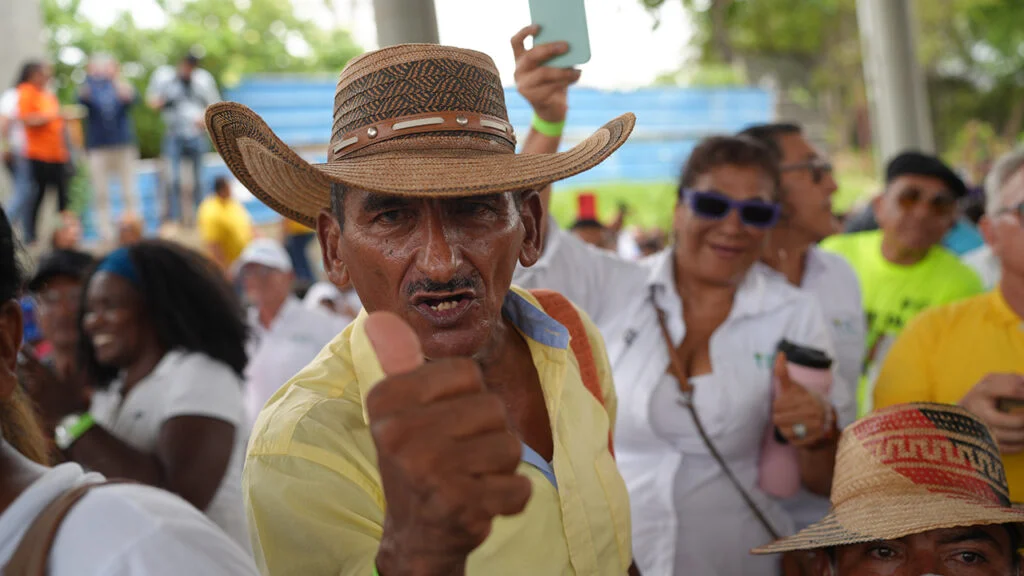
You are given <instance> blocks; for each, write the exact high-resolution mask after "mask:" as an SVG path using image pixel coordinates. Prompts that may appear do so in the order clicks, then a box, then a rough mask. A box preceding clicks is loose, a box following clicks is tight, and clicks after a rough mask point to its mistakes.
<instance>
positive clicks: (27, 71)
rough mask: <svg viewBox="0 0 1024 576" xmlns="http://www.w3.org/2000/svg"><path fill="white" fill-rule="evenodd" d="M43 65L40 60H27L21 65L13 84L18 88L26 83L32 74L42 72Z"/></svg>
mask: <svg viewBox="0 0 1024 576" xmlns="http://www.w3.org/2000/svg"><path fill="white" fill-rule="evenodd" d="M42 68H43V63H42V61H40V60H29V61H27V62H25V63H24V64H22V65H21V72H20V73H19V74H18V80H17V82H15V83H14V85H15V86H19V85H21V84H24V83H25V82H28V80H29V78H31V77H32V75H33V74H35V73H36V72H38V71H40V70H42Z"/></svg>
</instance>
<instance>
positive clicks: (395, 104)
mask: <svg viewBox="0 0 1024 576" xmlns="http://www.w3.org/2000/svg"><path fill="white" fill-rule="evenodd" d="M545 49H546V50H548V51H550V54H551V55H552V56H553V55H555V54H557V53H559V52H564V51H565V50H566V49H567V47H565V46H564V45H558V44H552V45H548V46H547V47H546V48H545ZM562 74H563V75H564V82H566V83H570V82H572V81H574V80H575V78H576V76H577V74H576V73H575V72H574V71H572V70H566V71H564V72H562ZM556 80H557V79H556ZM334 102H335V111H334V124H333V127H332V131H331V143H330V146H329V149H328V162H327V163H326V164H320V165H311V164H308V163H306V162H305V161H304V160H302V159H301V158H300V157H299V156H298V155H297V154H296V153H295V152H293V151H292V150H290V149H289V148H288V147H287V146H286V145H285V144H284V143H282V142H281V140H280V139H278V138H277V137H276V136H275V135H274V134H273V132H271V131H270V129H269V128H268V127H267V125H266V124H265V123H264V122H263V121H262V120H261V119H260V118H259V117H258V116H257V115H255V114H254V113H253V112H252V111H250V110H248V109H247V108H245V107H243V106H241V105H239V104H233V103H225V104H217V105H214V106H212V107H210V109H209V110H208V111H207V124H208V126H209V128H210V133H211V135H212V138H213V142H214V144H215V146H216V147H217V150H218V152H220V154H221V156H223V157H224V159H225V161H226V163H227V165H228V166H229V167H230V168H231V170H232V172H234V174H235V176H236V177H237V178H238V179H239V180H240V181H241V182H242V184H244V185H245V186H246V187H247V188H248V189H249V190H250V191H252V193H253V194H254V195H256V196H257V197H259V198H260V199H261V200H262V201H263V202H265V203H266V204H267V205H268V206H270V207H271V208H273V209H275V210H276V211H278V212H279V213H280V214H282V215H283V216H285V217H287V218H290V219H292V220H295V221H297V222H301V223H303V224H306V225H307V226H310V227H315V228H316V230H317V235H318V238H319V241H320V246H321V248H322V249H323V254H324V257H323V258H324V266H325V270H326V272H327V275H328V277H329V279H330V280H331V281H332V282H333V283H334V284H335V285H338V286H342V285H346V284H347V283H349V282H351V284H352V285H353V286H354V287H355V290H356V292H357V293H358V294H359V298H360V300H361V301H362V303H363V305H364V307H365V311H364V312H363V313H361V314H360V316H359V317H358V318H357V319H356V320H355V321H354V322H353V323H352V324H351V325H350V326H349V327H348V328H347V329H346V330H345V331H344V332H342V334H340V335H339V336H338V337H337V338H335V340H334V341H333V342H331V343H330V344H328V346H327V347H326V348H324V350H323V352H321V354H320V355H319V356H318V357H317V359H315V360H314V361H313V362H312V363H311V364H310V365H309V366H308V367H307V368H305V369H304V370H303V371H301V372H300V373H299V374H298V375H296V376H295V377H294V378H292V380H291V381H289V382H288V383H287V384H286V385H285V386H284V387H283V388H282V389H281V390H279V391H278V392H277V393H276V394H275V395H274V396H273V397H272V398H271V399H270V400H269V402H268V403H267V405H266V406H265V407H264V409H263V411H262V413H261V414H260V416H259V418H258V420H257V422H256V425H255V427H254V429H253V432H252V434H253V438H252V440H251V443H250V446H249V452H248V455H247V459H246V469H245V476H244V479H243V490H244V493H245V498H246V504H247V509H248V516H249V524H250V528H251V534H252V538H253V544H254V548H255V550H256V558H257V562H258V564H259V565H260V567H261V569H262V570H263V572H264V573H267V574H302V575H304V576H306V575H318V574H332V575H336V574H343V575H353V576H356V575H358V576H369V575H370V574H375V573H379V574H380V575H382V576H392V575H396V574H417V575H419V574H424V575H428V574H429V575H433V574H438V575H441V574H444V575H448V574H463V573H465V572H469V573H473V574H487V575H489V576H493V575H502V574H510V575H511V574H517V575H520V574H586V575H602V574H608V575H611V574H616V575H621V574H624V573H626V571H627V569H629V568H630V563H631V560H632V552H631V550H632V548H631V543H630V528H629V523H630V512H629V503H628V497H627V495H626V491H625V486H624V484H623V482H622V479H621V478H620V476H619V474H618V471H617V469H616V466H615V462H614V460H613V456H612V453H611V445H610V442H609V438H610V431H611V426H612V424H613V423H614V421H615V405H616V404H615V396H614V392H613V388H612V384H611V376H610V369H609V367H608V360H607V357H606V354H605V351H604V346H603V343H602V341H601V338H600V336H599V334H598V333H597V331H596V328H594V326H593V325H592V324H591V323H590V321H589V319H586V318H585V317H584V316H582V315H581V314H579V313H578V312H577V311H576V310H575V309H574V308H573V307H572V305H571V304H569V303H568V301H567V300H565V299H564V298H562V297H561V296H558V295H552V294H551V293H546V294H534V293H530V292H526V291H523V290H520V289H518V288H514V287H513V288H510V284H511V278H512V272H513V270H514V269H515V267H516V263H517V262H519V263H522V264H523V265H526V266H529V265H531V264H533V263H534V262H535V261H536V260H537V258H538V256H539V253H540V245H541V238H540V226H539V223H540V222H541V220H542V217H543V215H542V213H541V212H542V208H541V203H540V199H539V197H538V195H537V192H536V190H537V189H538V188H540V187H543V186H545V185H546V184H548V183H550V182H552V181H555V180H560V179H563V178H567V177H569V176H572V175H573V174H577V173H579V172H582V171H584V170H587V169H589V168H591V167H593V166H594V165H596V164H598V163H599V162H601V161H602V160H604V159H605V158H607V157H608V155H609V154H611V153H612V152H613V151H614V150H615V149H616V148H618V147H619V146H620V145H621V144H622V143H623V142H624V141H625V139H626V137H627V136H628V135H629V132H630V131H631V130H632V127H633V123H634V118H633V116H632V115H631V114H626V115H623V116H621V117H619V118H616V119H615V120H612V121H611V122H609V123H608V124H606V125H605V126H604V127H602V128H601V129H600V130H598V131H597V132H596V133H595V134H594V135H592V136H591V137H590V138H588V139H586V140H585V141H583V142H582V143H580V144H579V145H578V146H576V147H575V148H573V149H572V150H569V151H566V152H564V153H559V154H550V155H530V156H520V155H516V154H515V137H514V135H513V131H512V126H511V125H510V124H509V123H508V118H507V114H506V111H505V102H504V93H503V90H502V87H501V82H500V79H499V77H498V72H497V69H496V68H495V66H494V63H493V62H492V61H491V59H490V58H489V57H487V56H486V55H484V54H480V53H478V52H474V51H471V50H462V49H458V48H448V47H443V46H436V45H426V44H419V45H402V46H394V47H389V48H385V49H382V50H378V51H375V52H370V53H367V54H364V55H362V56H360V57H358V58H355V59H354V60H352V61H351V62H350V63H349V64H348V65H347V66H346V67H345V69H344V70H343V71H342V73H341V77H340V79H339V81H338V86H337V92H336V96H335V100H334Z"/></svg>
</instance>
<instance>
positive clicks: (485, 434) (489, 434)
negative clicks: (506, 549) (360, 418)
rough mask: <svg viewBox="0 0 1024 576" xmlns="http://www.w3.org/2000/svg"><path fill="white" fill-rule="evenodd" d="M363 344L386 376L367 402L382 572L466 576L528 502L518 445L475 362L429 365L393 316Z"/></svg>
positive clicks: (380, 318) (383, 318)
mask: <svg viewBox="0 0 1024 576" xmlns="http://www.w3.org/2000/svg"><path fill="white" fill-rule="evenodd" d="M366 334H367V336H368V337H369V339H370V342H371V344H372V345H373V348H374V350H375V351H376V353H377V358H378V359H379V360H380V364H381V367H382V368H383V369H384V373H385V374H386V377H385V378H384V380H382V381H381V382H380V383H378V384H377V385H376V386H374V388H373V389H372V390H371V391H370V393H369V395H368V396H367V398H366V409H367V412H368V414H369V417H370V433H371V435H372V436H373V441H374V444H375V445H376V447H377V463H378V467H379V468H380V476H381V484H382V485H383V488H384V496H385V499H386V501H387V512H386V515H385V519H384V534H383V536H382V538H381V544H380V549H379V551H378V553H377V568H378V570H379V572H380V573H381V574H382V575H384V576H388V575H393V574H415V575H433V574H438V575H441V574H444V575H446V576H447V575H449V574H463V572H464V570H465V563H466V557H467V555H469V553H470V552H472V551H473V550H474V549H475V548H476V547H477V546H479V545H480V544H481V543H483V541H484V540H485V539H486V538H487V536H488V534H490V531H491V523H492V521H493V519H494V517H495V516H498V515H511V514H517V513H519V512H521V511H522V510H523V508H525V507H526V503H527V501H528V500H529V498H530V491H531V485H530V481H529V480H528V479H527V478H526V477H525V476H521V475H518V474H516V468H517V467H518V465H519V459H520V457H521V446H520V443H519V439H518V438H517V437H516V436H515V435H514V434H513V433H512V432H511V431H510V430H511V429H510V426H509V423H508V417H507V415H506V412H505V406H504V404H503V403H502V402H501V400H500V399H499V398H498V396H496V395H494V394H492V393H490V392H488V391H487V390H486V389H485V388H484V382H483V375H482V374H481V372H480V368H479V367H478V366H477V365H476V363H475V362H474V361H472V360H470V359H468V358H447V359H443V360H438V361H436V362H431V363H430V364H425V363H424V359H423V352H422V350H421V348H420V343H419V340H418V339H417V338H416V334H415V333H414V332H413V331H412V329H411V328H410V327H409V326H408V325H407V324H406V323H405V322H404V321H403V320H401V319H400V318H399V317H398V316H396V315H394V314H391V313H388V312H377V313H374V314H371V315H370V317H369V318H368V319H367V321H366Z"/></svg>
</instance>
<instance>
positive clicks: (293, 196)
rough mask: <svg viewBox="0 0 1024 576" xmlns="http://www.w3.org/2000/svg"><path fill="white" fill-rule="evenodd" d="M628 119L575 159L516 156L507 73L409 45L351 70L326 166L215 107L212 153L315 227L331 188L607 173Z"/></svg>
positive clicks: (400, 187) (464, 188)
mask: <svg viewBox="0 0 1024 576" xmlns="http://www.w3.org/2000/svg"><path fill="white" fill-rule="evenodd" d="M635 121H636V120H635V118H634V116H633V115H632V114H629V113H627V114H623V115H622V116H619V117H618V118H615V119H614V120H612V121H611V122H609V123H607V124H605V125H604V126H603V127H601V128H600V129H598V130H597V131H596V132H595V133H594V134H592V135H591V136H589V137H588V138H586V139H585V140H583V141H582V142H580V143H579V144H577V145H576V146H574V147H573V148H572V149H570V150H567V151H565V152H559V153H555V154H529V155H520V154H516V153H515V145H516V139H515V134H514V133H513V130H512V125H511V124H510V123H509V121H508V114H507V112H506V110H505V93H504V90H503V89H502V87H501V80H500V78H499V76H498V69H497V68H496V67H495V65H494V62H493V61H492V60H491V58H490V57H489V56H487V55H486V54H482V53H480V52H475V51H473V50H465V49H461V48H451V47H447V46H438V45H435V44H403V45H399V46H392V47H388V48H384V49H381V50H377V51H374V52H368V53H366V54H363V55H362V56H359V57H356V58H354V59H352V60H351V61H350V62H349V63H348V65H347V66H345V69H344V70H342V72H341V77H340V78H339V80H338V86H337V89H336V91H335V97H334V123H333V128H332V131H331V139H330V144H329V146H328V151H327V152H328V161H327V163H325V164H310V163H308V162H306V161H305V160H303V159H302V158H301V157H300V156H299V155H298V154H297V153H296V152H295V151H294V150H292V149H291V148H289V147H288V146H287V145H286V144H285V143H284V142H283V141H282V140H281V139H280V138H278V137H277V135H276V134H274V132H273V131H272V130H270V128H269V127H268V126H267V124H266V123H265V122H264V121H263V120H262V119H261V118H260V117H259V116H258V115H257V114H256V113H255V112H253V111H252V110H250V109H248V108H246V107H245V106H243V105H241V104H237V103H232V102H224V103H220V104H214V105H213V106H210V107H209V108H208V109H207V112H206V124H207V127H208V128H209V131H210V135H211V138H212V140H213V145H214V147H215V148H216V149H217V152H219V153H220V155H221V156H222V157H223V158H224V162H225V163H227V166H228V168H230V169H231V171H232V172H233V173H234V175H235V176H236V177H237V178H238V179H239V181H241V183H242V184H243V185H244V186H245V187H246V188H248V189H249V191H250V192H252V193H253V195H255V196H256V197H257V198H259V199H260V200H262V201H263V202H264V203H265V204H266V205H267V206H269V207H270V208H272V209H274V210H275V211H277V212H278V213H280V214H281V215H283V216H286V217H288V218H291V219H292V220H295V221H297V222H300V223H302V224H305V225H307V226H315V222H316V217H317V215H318V214H319V213H320V211H321V210H322V209H324V208H326V207H327V206H328V205H329V203H330V189H331V184H332V183H340V184H343V185H345V186H346V187H353V188H357V189H361V190H365V191H368V192H374V193H381V194H392V195H401V196H416V197H461V196H475V195H485V194H494V193H497V192H506V191H515V190H527V189H531V188H540V187H543V186H545V185H547V184H550V183H552V182H555V181H557V180H562V179H564V178H568V177H570V176H573V175H575V174H578V173H580V172H583V171H585V170H588V169H590V168H592V167H594V166H595V165H597V164H599V163H600V162H601V161H602V160H604V159H605V158H607V157H608V156H609V155H610V154H611V153H612V152H614V151H615V150H616V149H617V148H618V147H619V146H621V145H622V143H623V142H625V141H626V138H627V137H628V136H629V133H630V132H631V131H632V129H633V125H634V123H635Z"/></svg>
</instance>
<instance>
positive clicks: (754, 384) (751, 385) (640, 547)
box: [514, 227, 855, 576]
mask: <svg viewBox="0 0 1024 576" xmlns="http://www.w3.org/2000/svg"><path fill="white" fill-rule="evenodd" d="M549 230H550V232H549V235H548V238H547V246H546V248H545V253H544V255H543V257H542V259H541V261H540V262H539V263H538V264H539V266H536V267H534V268H531V269H520V270H518V271H517V272H516V275H515V277H514V282H515V283H516V284H520V285H523V286H526V287H530V288H550V289H553V290H557V291H559V292H562V293H563V294H564V295H566V296H567V297H569V298H570V299H571V300H573V301H574V302H576V304H577V305H579V306H580V307H581V308H583V309H584V310H585V311H586V312H587V313H588V314H590V316H591V317H592V318H593V319H594V322H595V323H596V324H597V326H598V327H599V328H600V329H601V331H602V333H603V334H604V337H605V340H606V342H607V348H608V355H609V359H610V360H611V364H612V369H613V372H614V376H615V386H616V391H617V394H618V396H619V410H618V420H617V424H616V433H615V449H616V460H617V462H618V465H619V469H620V471H621V472H622V475H623V477H624V479H625V480H626V485H627V487H628V488H629V492H630V502H631V507H632V513H633V514H632V520H633V550H634V554H635V556H636V561H637V565H638V567H639V568H640V571H641V572H642V573H645V574H665V575H671V574H677V575H683V574H686V575H689V574H701V575H702V576H733V575H735V574H772V573H774V572H775V571H776V570H777V564H778V561H777V559H775V558H771V557H755V556H751V555H750V554H749V550H750V548H753V547H756V546H759V545H761V544H764V543H767V542H768V541H769V540H770V539H771V538H770V537H769V535H768V534H767V533H766V532H765V531H764V530H763V528H762V527H761V526H760V524H758V522H757V520H756V518H755V517H754V515H753V514H752V513H751V512H750V511H749V510H748V509H747V507H746V505H745V504H744V503H743V501H742V499H741V498H740V496H739V495H738V494H737V493H736V491H735V489H734V488H733V486H732V485H731V484H730V483H729V481H728V479H727V478H726V477H725V475H724V473H723V472H722V471H721V468H720V467H719V466H718V464H717V463H716V462H715V461H714V460H713V459H712V457H711V456H710V454H709V453H708V451H707V449H706V447H705V446H704V444H703V442H702V440H701V439H700V437H699V435H698V434H697V433H696V431H695V429H694V428H693V424H692V422H691V421H690V417H689V413H688V412H687V411H686V409H685V408H683V407H682V406H679V405H678V404H677V400H678V398H679V389H678V384H677V382H676V381H675V379H673V378H672V377H670V376H668V374H667V370H668V366H669V356H668V351H667V347H666V344H665V343H664V341H663V339H662V335H661V331H660V328H659V326H658V321H657V316H656V312H655V309H654V307H653V306H652V305H651V303H650V301H649V294H650V293H651V290H652V287H653V292H654V298H655V299H656V301H657V303H658V305H659V306H660V307H661V308H662V309H663V310H664V311H665V312H666V314H667V317H668V318H667V320H668V327H669V331H670V333H671V336H672V339H673V345H675V346H678V345H679V344H680V343H681V342H682V340H683V337H684V335H685V326H684V325H683V314H682V301H681V300H680V298H679V296H678V293H677V292H676V289H675V281H674V278H673V260H672V252H671V251H664V252H661V253H659V254H657V255H655V256H652V257H651V258H648V259H646V260H643V261H641V262H639V263H637V262H628V261H625V260H621V259H619V258H617V257H615V256H614V255H611V254H607V253H604V252H601V251H598V250H596V249H593V248H591V247H589V246H586V245H585V244H583V243H582V242H580V241H578V240H577V239H575V238H573V237H572V236H571V235H569V234H567V233H565V232H564V231H561V230H558V229H557V228H555V227H552V228H549ZM783 338H786V339H788V340H790V341H792V342H795V343H797V344H802V345H805V346H813V347H816V348H821V349H824V350H825V351H826V352H828V353H829V354H832V355H834V353H835V349H834V346H833V345H832V335H831V333H830V332H829V330H828V328H827V327H826V324H825V321H824V318H823V316H822V313H821V309H820V307H819V306H818V304H817V302H815V301H814V299H813V298H812V297H811V296H810V295H808V294H806V293H805V292H803V291H801V290H799V289H797V288H794V287H792V286H790V285H789V284H788V283H787V282H785V281H784V280H782V279H780V278H779V276H778V275H777V274H775V273H774V272H773V271H770V270H769V269H768V268H767V267H766V266H764V265H762V264H755V265H754V266H753V268H752V269H751V271H750V272H749V273H748V274H747V277H746V279H745V280H744V282H743V284H742V285H741V286H740V288H739V290H738V291H737V294H736V297H735V301H734V304H733V308H732V311H731V312H730V314H729V317H728V319H727V320H726V321H725V323H723V324H722V326H720V327H719V328H718V330H716V331H715V333H714V334H713V335H712V338H711V342H710V353H711V363H712V366H713V369H714V372H713V373H712V374H709V375H706V376H701V377H698V378H696V379H695V386H696V392H695V396H694V401H695V404H696V407H697V411H698V413H699V414H700V415H701V419H702V421H703V423H704V425H705V428H706V429H707V431H708V433H709V435H710V436H711V439H712V441H713V442H714V443H715V445H716V447H717V448H718V449H719V451H720V452H722V454H723V456H724V457H725V459H726V461H727V462H728V464H729V466H730V468H731V469H732V471H733V472H734V473H735V474H736V476H737V477H738V478H739V479H740V481H741V482H742V483H743V485H744V486H745V488H746V490H747V492H748V493H749V494H751V495H752V497H753V498H754V499H755V500H756V501H757V503H758V505H759V507H760V508H761V510H762V511H763V512H764V513H765V514H766V515H767V516H768V517H769V519H770V520H771V522H772V523H773V525H774V527H775V529H776V530H777V531H778V532H779V533H781V534H783V535H785V534H789V533H791V532H792V531H793V529H794V525H793V521H792V519H791V518H790V517H789V515H788V514H787V513H786V512H785V511H784V509H783V508H782V506H781V505H780V503H779V502H777V501H776V500H774V499H773V498H771V497H769V496H767V495H765V494H764V493H762V492H760V490H759V489H758V488H757V471H758V461H759V458H760V450H761V443H762V441H763V439H764V436H765V433H766V432H767V431H768V430H769V428H770V422H771V402H772V400H771V399H772V360H773V357H774V353H775V349H776V346H777V345H778V342H779V341H780V340H781V339H783ZM836 378H837V380H838V379H839V377H838V376H836ZM849 390H850V388H849V387H848V386H842V385H839V386H835V387H834V389H833V392H834V393H833V398H832V401H833V403H834V404H835V405H836V406H837V409H838V410H839V411H840V412H842V413H844V414H848V413H851V412H853V411H855V402H854V398H853V397H852V395H851V394H850V393H849Z"/></svg>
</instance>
